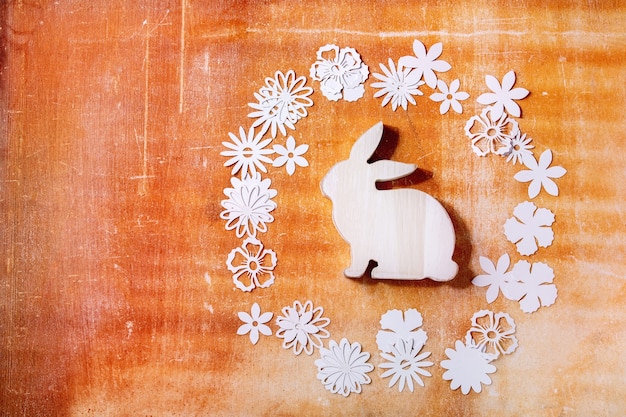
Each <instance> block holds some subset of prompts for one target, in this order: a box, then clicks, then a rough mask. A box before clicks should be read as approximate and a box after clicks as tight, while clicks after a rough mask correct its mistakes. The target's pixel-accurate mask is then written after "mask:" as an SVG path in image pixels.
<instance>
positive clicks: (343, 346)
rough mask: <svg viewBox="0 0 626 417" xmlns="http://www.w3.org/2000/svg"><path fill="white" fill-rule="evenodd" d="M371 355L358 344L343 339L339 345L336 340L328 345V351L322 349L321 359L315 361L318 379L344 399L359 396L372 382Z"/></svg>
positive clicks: (372, 367)
mask: <svg viewBox="0 0 626 417" xmlns="http://www.w3.org/2000/svg"><path fill="white" fill-rule="evenodd" d="M369 358H370V354H369V353H367V352H362V350H361V345H360V344H359V343H358V342H354V343H350V342H348V339H346V338H343V339H341V341H340V342H339V344H337V342H335V341H334V340H331V341H330V342H329V343H328V349H326V348H324V347H322V348H320V359H317V360H316V361H315V365H316V366H317V370H318V372H317V379H319V380H320V381H321V382H322V384H324V387H326V389H327V390H329V391H330V392H332V393H333V394H341V395H343V396H344V397H347V396H348V395H350V393H355V394H359V393H360V392H361V390H362V386H363V385H365V384H369V383H370V382H372V379H371V378H370V377H369V375H367V374H368V373H369V372H371V371H373V370H374V366H373V365H372V364H370V363H368V360H369Z"/></svg>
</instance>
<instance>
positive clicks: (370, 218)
mask: <svg viewBox="0 0 626 417" xmlns="http://www.w3.org/2000/svg"><path fill="white" fill-rule="evenodd" d="M382 134H383V123H382V122H379V123H377V124H376V125H374V126H373V127H371V128H370V129H369V130H368V131H367V132H365V133H364V134H363V136H361V137H360V138H359V140H357V141H356V143H355V144H354V145H353V146H352V150H351V151H350V157H349V158H348V159H347V160H345V161H341V162H339V163H338V164H336V165H335V166H333V167H332V168H331V169H330V171H329V172H328V173H327V174H326V176H325V177H324V179H323V180H322V183H321V186H322V192H323V193H324V195H325V196H326V197H328V198H330V199H331V200H332V203H333V221H334V223H335V226H336V227H337V230H338V231H339V233H340V234H341V236H342V237H343V238H344V239H345V240H346V241H347V242H348V243H349V244H350V250H351V258H352V262H351V265H350V266H349V267H348V268H347V269H345V271H344V274H345V275H346V276H347V277H352V278H355V277H361V276H363V274H364V273H365V271H366V269H367V267H368V264H369V261H370V260H374V261H376V262H377V263H378V265H377V266H376V267H375V268H374V269H373V270H372V277H373V278H388V279H404V280H409V279H413V280H418V279H423V278H430V279H432V280H435V281H449V280H451V279H452V278H454V277H455V276H456V273H457V271H458V265H457V264H456V262H454V261H453V260H452V254H453V252H454V244H455V234H454V226H453V225H452V221H451V220H450V216H449V215H448V213H447V212H446V210H445V209H444V208H443V206H442V205H441V204H440V203H439V202H438V201H437V200H435V199H434V198H433V197H431V196H430V195H428V194H426V193H424V192H422V191H419V190H416V189H411V188H399V189H391V190H378V189H377V188H376V181H389V180H394V179H398V178H401V177H404V176H406V175H408V174H410V173H412V172H413V171H415V169H416V168H417V166H416V165H413V164H406V163H402V162H397V161H390V160H379V161H376V162H373V163H368V162H367V160H368V159H369V158H370V157H371V156H372V154H373V153H374V151H375V150H376V148H377V147H378V144H379V143H380V140H381V139H382Z"/></svg>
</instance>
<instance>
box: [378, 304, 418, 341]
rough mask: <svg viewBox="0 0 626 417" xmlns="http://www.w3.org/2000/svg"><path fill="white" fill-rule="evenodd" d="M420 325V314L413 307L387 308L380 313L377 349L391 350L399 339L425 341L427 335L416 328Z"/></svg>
mask: <svg viewBox="0 0 626 417" xmlns="http://www.w3.org/2000/svg"><path fill="white" fill-rule="evenodd" d="M421 325H422V315H421V314H420V312H419V311H417V310H416V309H414V308H411V309H409V310H406V311H405V312H404V317H403V313H402V311H401V310H389V311H387V312H386V313H385V314H383V315H382V317H381V319H380V327H381V328H382V329H383V330H379V331H378V333H377V334H376V344H377V345H378V349H379V350H381V351H383V352H391V351H392V349H393V345H394V344H396V342H397V341H398V340H399V339H402V340H410V339H415V341H416V342H417V343H418V344H420V343H421V344H424V343H426V340H427V339H428V336H427V335H426V332H425V331H424V330H422V329H418V327H420V326H421Z"/></svg>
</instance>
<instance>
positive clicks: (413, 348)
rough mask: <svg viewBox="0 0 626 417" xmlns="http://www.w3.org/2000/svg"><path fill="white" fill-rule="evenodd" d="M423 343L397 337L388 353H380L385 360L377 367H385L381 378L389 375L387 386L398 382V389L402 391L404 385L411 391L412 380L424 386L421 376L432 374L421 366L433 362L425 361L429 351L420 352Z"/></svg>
mask: <svg viewBox="0 0 626 417" xmlns="http://www.w3.org/2000/svg"><path fill="white" fill-rule="evenodd" d="M423 347H424V343H422V342H420V341H417V340H415V339H408V340H404V339H399V340H398V341H397V342H396V343H395V344H394V345H393V346H392V347H391V351H390V352H389V353H384V352H383V353H381V354H380V355H381V356H382V357H383V358H384V359H386V360H387V362H384V363H382V364H380V365H378V367H379V368H382V369H387V371H385V372H384V373H383V374H382V375H381V378H387V377H391V379H390V380H389V387H390V388H391V387H393V386H394V385H395V384H396V383H398V391H400V392H402V391H403V390H404V387H405V385H406V386H407V387H408V388H409V391H411V392H413V381H415V382H417V384H419V385H421V386H422V387H423V386H424V381H422V378H420V376H419V375H422V376H432V375H431V374H430V372H428V371H426V370H424V369H423V368H425V367H428V366H432V365H433V363H432V362H429V361H425V360H424V359H426V358H427V357H429V356H430V352H424V353H420V352H421V350H422V348H423Z"/></svg>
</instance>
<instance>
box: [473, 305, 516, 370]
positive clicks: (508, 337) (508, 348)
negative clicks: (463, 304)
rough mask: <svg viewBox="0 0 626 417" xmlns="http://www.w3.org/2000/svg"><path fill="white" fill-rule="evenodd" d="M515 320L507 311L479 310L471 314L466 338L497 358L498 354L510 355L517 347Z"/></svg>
mask: <svg viewBox="0 0 626 417" xmlns="http://www.w3.org/2000/svg"><path fill="white" fill-rule="evenodd" d="M514 334H515V322H514V321H513V319H512V318H511V316H510V315H508V314H507V313H502V312H500V313H494V312H493V311H490V310H480V311H478V312H476V313H474V316H472V327H471V328H470V329H469V330H468V332H467V334H466V339H467V340H468V341H470V343H471V344H472V345H474V346H476V347H477V348H478V349H480V350H481V351H483V352H485V353H488V354H490V355H492V356H493V358H494V359H497V358H498V356H500V354H503V355H510V354H511V353H513V352H514V351H515V349H516V348H517V338H516V337H515V336H514Z"/></svg>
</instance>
